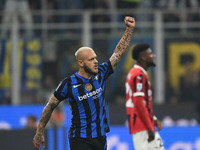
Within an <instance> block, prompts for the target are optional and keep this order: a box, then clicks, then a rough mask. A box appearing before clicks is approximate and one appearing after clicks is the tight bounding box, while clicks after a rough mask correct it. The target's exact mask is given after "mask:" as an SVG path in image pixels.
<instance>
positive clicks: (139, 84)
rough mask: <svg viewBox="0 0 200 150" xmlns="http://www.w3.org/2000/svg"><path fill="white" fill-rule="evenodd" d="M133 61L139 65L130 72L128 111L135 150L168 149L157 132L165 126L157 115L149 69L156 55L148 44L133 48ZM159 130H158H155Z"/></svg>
mask: <svg viewBox="0 0 200 150" xmlns="http://www.w3.org/2000/svg"><path fill="white" fill-rule="evenodd" d="M132 58H133V59H135V60H136V61H137V64H136V65H134V66H133V68H132V69H131V70H130V71H129V73H128V75H127V80H126V109H127V115H128V121H129V132H130V134H133V143H134V147H135V150H154V149H155V150H164V147H163V143H162V140H161V137H160V135H159V134H158V132H157V130H160V129H161V128H162V124H161V122H160V121H158V120H157V118H156V117H155V116H153V108H152V90H151V84H150V81H149V79H148V77H147V70H148V69H149V67H151V66H155V65H156V64H155V62H154V59H155V55H154V54H153V53H152V50H151V48H150V45H149V44H147V43H142V44H138V45H136V46H135V47H134V48H133V51H132ZM154 126H156V127H157V130H155V129H154Z"/></svg>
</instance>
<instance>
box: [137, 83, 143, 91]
mask: <svg viewBox="0 0 200 150" xmlns="http://www.w3.org/2000/svg"><path fill="white" fill-rule="evenodd" d="M137 91H142V83H138V84H137Z"/></svg>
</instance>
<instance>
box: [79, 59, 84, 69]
mask: <svg viewBox="0 0 200 150" xmlns="http://www.w3.org/2000/svg"><path fill="white" fill-rule="evenodd" d="M78 65H79V66H80V67H83V66H84V64H83V60H81V59H79V60H78Z"/></svg>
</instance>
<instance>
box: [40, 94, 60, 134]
mask: <svg viewBox="0 0 200 150" xmlns="http://www.w3.org/2000/svg"><path fill="white" fill-rule="evenodd" d="M59 103H60V101H59V100H58V99H56V97H54V96H52V97H51V99H50V100H49V102H48V103H47V105H46V106H45V108H44V109H43V111H42V115H41V117H40V121H39V125H38V128H37V133H38V134H43V131H44V128H45V126H46V124H47V123H48V121H49V119H50V117H51V113H52V112H53V110H54V108H55V107H56V106H57V105H58V104H59Z"/></svg>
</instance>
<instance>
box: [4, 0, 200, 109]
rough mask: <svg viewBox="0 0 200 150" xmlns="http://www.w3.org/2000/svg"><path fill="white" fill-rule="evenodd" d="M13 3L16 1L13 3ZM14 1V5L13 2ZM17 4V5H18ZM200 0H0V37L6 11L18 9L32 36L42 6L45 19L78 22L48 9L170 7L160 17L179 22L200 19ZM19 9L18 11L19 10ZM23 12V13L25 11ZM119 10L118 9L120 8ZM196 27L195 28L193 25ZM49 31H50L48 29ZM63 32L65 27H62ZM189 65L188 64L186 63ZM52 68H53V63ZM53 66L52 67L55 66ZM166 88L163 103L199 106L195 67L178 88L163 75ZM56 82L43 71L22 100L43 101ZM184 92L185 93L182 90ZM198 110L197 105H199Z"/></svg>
mask: <svg viewBox="0 0 200 150" xmlns="http://www.w3.org/2000/svg"><path fill="white" fill-rule="evenodd" d="M14 3H15V4H14ZM13 4H14V5H13ZM19 4H20V5H19ZM199 7H200V0H128V1H127V0H113V1H106V0H1V1H0V12H1V15H0V22H1V27H2V28H1V34H0V36H1V38H4V37H7V36H8V35H9V34H8V33H6V32H7V30H8V29H7V28H8V24H9V23H10V21H11V17H10V16H9V15H11V14H12V11H13V10H15V12H19V15H20V16H19V17H20V19H19V20H20V21H21V20H22V22H24V23H25V24H26V25H25V26H26V29H27V32H26V36H33V34H34V35H35V34H36V33H37V31H34V32H33V33H32V32H31V28H32V27H33V24H35V23H41V22H42V21H43V18H42V16H41V15H38V13H36V12H40V11H41V10H47V18H46V19H47V20H46V22H47V23H77V22H78V23H81V21H82V18H81V14H80V15H78V14H76V13H75V14H73V15H72V14H63V15H57V14H56V13H51V12H54V11H56V10H60V11H62V10H69V11H70V10H77V11H79V10H81V11H85V10H95V11H97V10H108V11H112V10H122V11H123V10H126V9H132V8H134V9H135V10H139V9H142V10H145V9H152V10H155V9H157V10H170V11H167V13H165V14H164V17H163V21H164V22H165V23H170V22H180V21H181V20H184V21H194V22H195V21H200V11H199ZM187 8H188V9H192V10H197V11H194V12H193V11H191V12H190V13H187V15H184V13H185V12H184V10H185V9H187ZM177 10H178V11H177ZM20 11H21V13H20ZM24 12H26V13H24ZM119 12H120V11H119ZM124 15H128V13H127V14H125V13H124V14H120V13H118V18H117V20H118V21H120V22H123V18H124ZM147 15H148V16H140V15H135V16H133V17H135V18H136V20H137V19H138V20H144V21H145V19H153V16H152V15H151V14H147ZM11 16H12V15H11ZM111 19H112V15H111V13H110V14H109V13H108V14H107V13H105V14H96V13H94V14H92V17H91V21H92V22H93V23H102V22H104V23H109V22H110V21H111ZM166 30H167V31H178V30H180V28H177V29H176V28H173V29H166ZM193 30H195V31H197V30H196V29H195V28H194V29H193ZM198 30H199V29H198ZM51 32H52V31H51ZM64 32H66V31H64ZM93 32H95V33H98V32H100V33H102V32H105V33H108V32H109V30H107V29H101V30H100V29H98V30H93ZM186 65H188V64H186ZM54 69H56V68H55V67H54ZM54 69H53V70H54ZM188 70H191V69H190V65H188ZM121 77H122V78H121V80H120V81H119V82H118V83H117V84H118V85H117V86H116V87H117V88H116V89H115V93H117V94H116V95H115V97H114V99H115V102H116V103H118V104H120V105H124V98H125V89H124V88H125V86H124V83H125V79H126V72H124V73H123V74H122V76H121ZM165 80H166V81H165V89H166V95H165V99H166V103H171V104H176V103H178V102H179V101H188V100H192V101H196V102H198V104H199V105H198V107H200V100H199V97H200V94H199V91H200V73H199V72H197V71H193V70H191V71H188V73H187V74H186V75H185V76H184V77H183V78H182V81H181V86H180V90H179V91H176V90H174V89H173V88H172V87H171V85H170V84H169V81H168V80H169V79H168V78H167V77H165ZM58 83H59V82H58V81H57V80H56V77H55V76H54V75H52V74H51V73H49V74H48V73H47V74H44V75H43V78H42V83H41V84H42V86H41V89H42V90H39V92H37V94H35V92H33V91H22V93H21V95H22V103H32V102H34V103H46V102H47V101H48V99H49V97H50V96H51V94H52V93H53V91H54V90H55V88H56V86H57V84H58ZM182 93H187V94H182ZM10 99H11V97H10V90H8V91H6V92H5V100H4V101H3V102H2V103H3V104H4V103H5V104H10V103H11V100H10ZM199 110H200V108H199Z"/></svg>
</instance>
